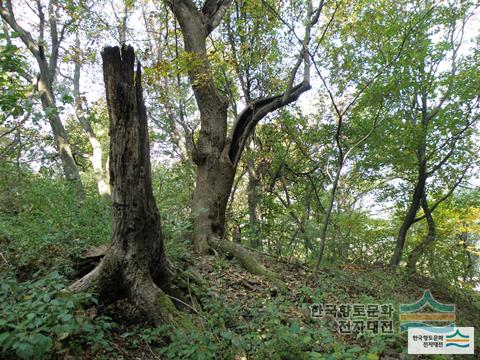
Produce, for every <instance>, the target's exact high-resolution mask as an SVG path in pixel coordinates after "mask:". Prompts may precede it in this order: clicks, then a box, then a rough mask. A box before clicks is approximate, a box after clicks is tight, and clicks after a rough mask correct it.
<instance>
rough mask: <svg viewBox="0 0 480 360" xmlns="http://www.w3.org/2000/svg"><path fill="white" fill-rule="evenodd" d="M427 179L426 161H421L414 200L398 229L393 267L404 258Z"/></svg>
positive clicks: (392, 260) (391, 263)
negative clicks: (406, 240) (406, 243)
mask: <svg viewBox="0 0 480 360" xmlns="http://www.w3.org/2000/svg"><path fill="white" fill-rule="evenodd" d="M426 181H427V175H426V171H425V163H424V162H423V161H420V165H419V172H418V178H417V182H416V184H415V189H414V191H413V196H412V201H411V203H410V206H409V207H408V211H407V213H406V215H405V217H404V219H403V222H402V225H401V226H400V229H399V230H398V235H397V242H396V246H395V252H394V254H393V256H392V259H391V262H390V265H391V266H393V267H397V266H398V265H399V264H400V261H401V260H402V255H403V248H404V246H405V239H406V237H407V233H408V230H409V229H410V227H411V226H412V225H413V223H414V222H415V216H416V215H417V211H418V209H419V208H420V205H421V202H422V198H423V196H424V194H425V183H426Z"/></svg>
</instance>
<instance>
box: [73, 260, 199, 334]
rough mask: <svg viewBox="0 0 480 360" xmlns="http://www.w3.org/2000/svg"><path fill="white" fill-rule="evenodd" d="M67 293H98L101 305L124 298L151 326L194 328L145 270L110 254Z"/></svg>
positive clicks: (185, 315)
mask: <svg viewBox="0 0 480 360" xmlns="http://www.w3.org/2000/svg"><path fill="white" fill-rule="evenodd" d="M70 290H71V291H74V292H80V291H91V292H95V293H98V294H99V295H100V299H101V300H102V302H104V303H111V302H114V301H117V300H120V299H122V298H127V297H128V298H129V299H130V301H131V302H132V303H133V304H135V306H136V307H137V309H139V310H140V311H141V312H142V313H143V314H144V316H145V318H146V319H148V320H149V321H150V322H151V323H153V324H154V325H160V324H166V323H167V324H171V325H173V326H174V327H176V328H183V329H192V328H193V327H194V324H193V323H192V320H191V319H190V318H189V317H188V315H187V314H184V313H182V312H181V311H179V310H178V309H177V308H176V307H175V304H174V302H173V301H172V300H171V298H170V297H169V295H167V293H165V292H164V291H163V290H162V289H161V288H160V287H159V286H157V284H155V282H154V281H153V279H152V276H151V274H150V273H149V272H148V271H144V270H143V269H141V268H140V267H139V266H138V264H136V263H133V264H126V265H125V266H121V264H120V263H119V262H118V261H117V257H116V256H115V255H114V253H111V254H107V256H105V258H104V259H103V260H102V262H101V263H100V264H99V265H98V266H97V267H96V268H95V269H93V270H92V271H91V272H90V273H88V274H87V275H85V276H84V277H83V278H81V279H79V280H77V281H76V282H75V283H73V284H72V285H71V286H70ZM185 300H186V299H185ZM186 301H187V300H186Z"/></svg>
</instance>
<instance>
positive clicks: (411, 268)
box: [407, 194, 436, 274]
mask: <svg viewBox="0 0 480 360" xmlns="http://www.w3.org/2000/svg"><path fill="white" fill-rule="evenodd" d="M422 209H423V212H424V213H425V218H426V220H427V226H428V233H427V236H425V238H423V240H422V241H420V243H419V244H418V245H417V246H416V247H415V248H414V249H413V250H412V252H411V253H410V255H409V256H408V260H407V271H408V273H410V274H414V273H415V272H416V271H417V262H418V260H419V259H420V258H421V257H422V256H423V255H424V254H425V253H426V252H427V251H428V250H429V249H431V248H432V246H433V244H434V243H435V239H436V231H435V221H434V220H433V216H432V212H431V210H430V207H429V206H428V202H427V197H426V195H425V194H424V195H423V198H422Z"/></svg>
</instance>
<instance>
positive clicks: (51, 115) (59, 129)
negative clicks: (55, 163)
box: [38, 76, 83, 192]
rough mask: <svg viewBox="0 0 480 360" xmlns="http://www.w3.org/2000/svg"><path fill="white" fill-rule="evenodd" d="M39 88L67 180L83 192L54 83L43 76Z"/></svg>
mask: <svg viewBox="0 0 480 360" xmlns="http://www.w3.org/2000/svg"><path fill="white" fill-rule="evenodd" d="M38 90H39V92H40V94H41V101H42V107H43V111H44V112H45V114H46V116H47V119H48V122H49V123H50V127H51V128H52V133H53V139H54V141H55V147H56V148H57V151H58V155H59V157H60V160H61V163H62V168H63V173H64V175H65V178H66V179H67V180H70V181H74V182H76V183H77V187H78V189H79V190H80V191H81V192H83V187H82V184H81V182H80V173H79V171H78V167H77V164H76V163H75V159H74V158H73V152H72V148H71V146H70V142H69V139H68V134H67V131H66V130H65V128H64V126H63V124H62V121H61V120H60V115H59V111H58V108H57V105H56V102H55V95H54V94H53V89H52V85H51V84H49V83H47V82H46V81H45V80H44V78H43V76H42V77H41V78H40V79H39V81H38Z"/></svg>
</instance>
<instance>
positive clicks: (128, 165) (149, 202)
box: [72, 46, 187, 326]
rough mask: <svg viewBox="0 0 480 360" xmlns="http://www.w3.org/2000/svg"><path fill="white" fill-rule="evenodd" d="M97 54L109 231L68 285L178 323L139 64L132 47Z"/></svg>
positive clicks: (160, 320)
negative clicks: (105, 124)
mask: <svg viewBox="0 0 480 360" xmlns="http://www.w3.org/2000/svg"><path fill="white" fill-rule="evenodd" d="M102 58H103V71H104V78H105V87H106V95H107V104H108V111H109V115H110V185H111V188H112V210H113V211H112V214H113V234H112V241H111V245H110V248H109V251H108V253H107V254H106V255H105V257H104V258H103V260H102V262H101V263H100V264H99V265H98V267H97V268H96V269H94V270H93V271H92V272H91V273H89V274H88V275H86V276H85V277H84V278H82V279H80V280H79V281H77V282H76V283H75V284H73V285H72V289H73V290H77V291H78V290H85V289H92V290H94V291H95V292H97V293H99V294H100V297H101V299H102V300H104V301H114V300H117V299H119V298H122V297H129V298H130V299H131V300H132V302H133V303H134V304H135V305H136V306H137V307H138V308H139V309H140V310H142V311H143V313H144V314H145V315H146V316H147V318H148V319H149V320H150V321H151V322H153V323H155V324H160V323H163V322H169V323H175V324H178V325H182V326H183V325H185V324H187V322H186V320H185V318H183V317H182V316H181V315H180V313H179V312H178V311H177V310H176V308H175V306H174V305H173V303H172V301H171V300H170V298H169V297H168V296H167V295H166V293H165V292H168V291H170V282H171V276H172V273H173V271H172V267H171V265H170V263H169V261H168V259H167V256H166V254H165V247H164V244H163V237H162V232H161V225H160V216H159V212H158V209H157V205H156V203H155V199H154V196H153V190H152V181H151V169H150V149H149V143H148V127H147V114H146V108H145V105H144V102H143V95H142V87H141V70H140V64H137V70H136V73H135V72H134V63H135V54H134V51H133V48H132V47H126V46H123V47H122V48H121V49H120V48H118V47H107V48H105V49H104V51H103V52H102Z"/></svg>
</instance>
